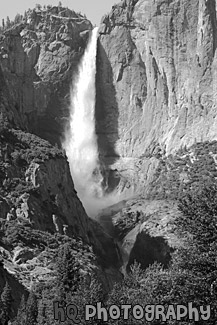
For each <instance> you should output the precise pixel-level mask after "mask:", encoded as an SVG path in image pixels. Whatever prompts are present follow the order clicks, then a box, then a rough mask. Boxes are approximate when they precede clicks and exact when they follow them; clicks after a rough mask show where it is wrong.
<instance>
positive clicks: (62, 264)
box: [57, 243, 80, 299]
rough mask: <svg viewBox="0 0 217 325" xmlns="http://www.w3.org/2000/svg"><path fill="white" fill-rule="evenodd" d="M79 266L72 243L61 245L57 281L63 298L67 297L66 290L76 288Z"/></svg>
mask: <svg viewBox="0 0 217 325" xmlns="http://www.w3.org/2000/svg"><path fill="white" fill-rule="evenodd" d="M79 268H80V265H79V263H78V262H77V261H76V259H75V257H74V256H73V254H72V248H71V247H70V244H68V243H66V244H64V245H63V246H61V247H60V249H59V252H58V258H57V273H58V276H57V283H58V288H59V292H60V297H61V299H63V298H64V297H65V293H66V292H69V291H75V290H76V288H77V286H78V284H79V278H80V275H79Z"/></svg>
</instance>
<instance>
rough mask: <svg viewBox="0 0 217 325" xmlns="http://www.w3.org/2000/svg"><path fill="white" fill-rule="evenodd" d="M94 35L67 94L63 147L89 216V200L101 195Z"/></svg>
mask: <svg viewBox="0 0 217 325" xmlns="http://www.w3.org/2000/svg"><path fill="white" fill-rule="evenodd" d="M97 32H98V28H94V29H93V31H92V35H91V37H90V40H89V43H88V46H87V49H86V51H85V53H84V56H83V58H82V60H81V63H80V66H79V71H78V75H77V78H76V79H75V80H74V81H73V82H72V87H71V94H70V125H69V129H68V131H66V134H65V141H64V143H63V147H64V149H65V150H66V154H67V156H68V160H69V164H70V171H71V175H72V178H73V181H74V184H75V188H76V190H77V192H78V196H79V198H80V199H81V200H82V202H83V204H84V206H85V208H86V210H87V211H88V210H89V213H90V214H92V211H90V210H92V209H91V208H90V205H91V206H92V205H94V202H93V200H97V198H98V199H99V198H100V197H102V196H103V189H102V185H101V184H102V181H103V177H102V175H101V172H100V164H99V160H98V147H97V137H96V133H95V96H96V90H95V75H96V53H97V36H98V35H97Z"/></svg>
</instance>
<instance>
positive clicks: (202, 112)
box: [96, 0, 217, 191]
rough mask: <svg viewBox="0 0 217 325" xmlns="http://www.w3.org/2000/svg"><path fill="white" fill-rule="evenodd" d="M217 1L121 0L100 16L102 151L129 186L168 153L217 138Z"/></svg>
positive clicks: (145, 178) (146, 178)
mask: <svg viewBox="0 0 217 325" xmlns="http://www.w3.org/2000/svg"><path fill="white" fill-rule="evenodd" d="M215 5H216V4H215V1H214V0H193V1H190V2H189V1H187V0H174V1H163V0H158V1H154V0H153V1H144V0H137V1H134V0H124V1H121V2H120V3H119V4H117V5H115V6H113V9H112V11H111V12H110V14H109V15H107V16H105V17H104V18H103V19H102V22H101V27H100V38H99V45H98V57H97V60H98V61H97V62H98V64H97V68H98V70H97V81H96V84H97V112H96V117H97V132H98V135H99V146H100V152H101V156H102V159H103V160H104V162H105V164H106V165H107V167H108V168H109V169H112V170H115V169H116V170H117V171H118V172H119V174H120V175H119V176H120V178H122V179H125V178H126V179H128V181H129V183H130V184H131V188H132V191H135V190H139V191H141V190H143V189H144V186H145V185H147V183H149V182H150V181H151V180H152V177H153V173H154V171H155V170H156V168H157V166H158V163H159V159H160V158H161V157H162V156H164V155H165V153H166V154H169V153H171V152H174V151H176V150H177V149H178V148H179V147H181V146H184V145H187V146H189V145H191V144H193V143H194V142H195V141H205V140H213V139H216V138H217V132H216V123H217V116H216V64H217V58H216V44H217V23H216V8H215ZM126 185H127V184H126ZM126 185H125V186H123V185H122V189H121V190H123V187H124V188H125V189H126ZM128 186H129V184H128Z"/></svg>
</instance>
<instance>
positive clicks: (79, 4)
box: [0, 0, 120, 25]
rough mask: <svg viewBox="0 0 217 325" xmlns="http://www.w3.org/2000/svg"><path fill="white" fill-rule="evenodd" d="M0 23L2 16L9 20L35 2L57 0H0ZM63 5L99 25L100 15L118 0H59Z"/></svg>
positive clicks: (53, 3) (43, 2) (53, 0)
mask: <svg viewBox="0 0 217 325" xmlns="http://www.w3.org/2000/svg"><path fill="white" fill-rule="evenodd" d="M0 2H1V4H0V25H1V22H2V18H4V19H6V17H7V16H9V18H10V19H11V20H13V19H14V17H15V16H16V14H17V13H19V14H23V13H24V11H25V10H27V9H28V8H34V7H35V4H36V3H39V4H41V5H42V6H43V5H48V4H51V5H53V6H55V5H58V3H59V0H38V1H37V0H0ZM61 2H62V5H63V6H64V7H68V8H69V9H73V10H74V11H77V12H79V11H80V12H81V13H82V14H86V16H87V18H88V19H89V20H90V21H91V22H92V23H93V24H96V25H99V23H100V20H101V18H102V16H103V15H104V14H106V13H108V12H110V10H111V7H112V6H113V4H115V3H118V2H120V0H61Z"/></svg>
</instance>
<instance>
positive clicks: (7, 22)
mask: <svg viewBox="0 0 217 325" xmlns="http://www.w3.org/2000/svg"><path fill="white" fill-rule="evenodd" d="M10 27H11V21H10V18H9V17H8V16H7V18H6V28H10Z"/></svg>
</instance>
